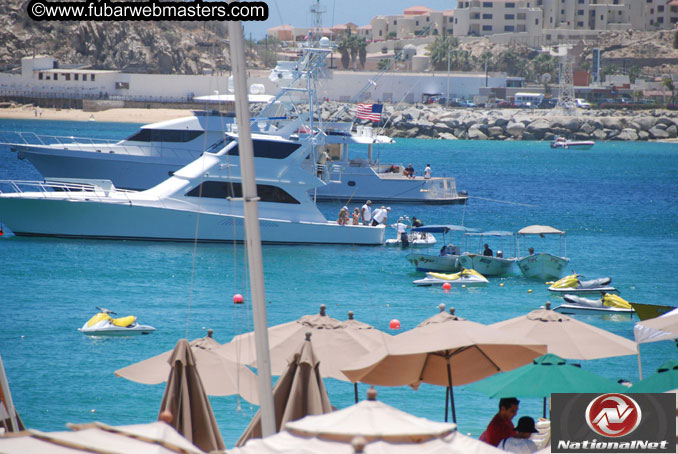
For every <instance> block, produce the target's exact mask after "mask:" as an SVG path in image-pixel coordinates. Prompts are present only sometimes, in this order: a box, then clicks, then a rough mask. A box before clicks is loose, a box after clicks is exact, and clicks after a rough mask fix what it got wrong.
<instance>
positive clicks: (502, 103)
mask: <svg viewBox="0 0 678 454" xmlns="http://www.w3.org/2000/svg"><path fill="white" fill-rule="evenodd" d="M497 107H501V108H515V107H518V106H516V105H515V104H513V103H512V102H511V101H506V100H504V101H499V102H498V103H497Z"/></svg>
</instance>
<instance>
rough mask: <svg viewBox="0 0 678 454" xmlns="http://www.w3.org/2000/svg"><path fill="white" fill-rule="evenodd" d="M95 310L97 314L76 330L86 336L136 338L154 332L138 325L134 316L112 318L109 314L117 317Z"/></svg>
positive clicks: (109, 311)
mask: <svg viewBox="0 0 678 454" xmlns="http://www.w3.org/2000/svg"><path fill="white" fill-rule="evenodd" d="M97 309H98V310H99V313H97V314H96V315H94V316H93V317H92V318H90V319H89V320H88V321H87V323H85V324H84V325H83V326H82V328H78V331H80V332H81V333H83V334H86V335H88V336H136V335H140V334H151V333H152V332H153V331H155V328H153V327H152V326H148V325H140V324H138V323H137V318H136V317H135V316H134V315H128V316H126V317H120V318H113V317H111V314H113V315H117V314H116V313H115V312H113V311H111V310H108V309H105V308H103V307H97Z"/></svg>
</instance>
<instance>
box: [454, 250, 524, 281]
mask: <svg viewBox="0 0 678 454" xmlns="http://www.w3.org/2000/svg"><path fill="white" fill-rule="evenodd" d="M515 261H516V259H513V258H510V259H505V258H501V257H489V256H484V255H478V254H464V255H462V256H460V257H459V266H461V267H464V268H466V269H473V270H476V271H477V272H479V273H480V274H482V275H483V276H503V275H505V274H509V273H510V272H511V270H512V269H513V264H514V263H515Z"/></svg>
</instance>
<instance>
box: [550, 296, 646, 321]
mask: <svg viewBox="0 0 678 454" xmlns="http://www.w3.org/2000/svg"><path fill="white" fill-rule="evenodd" d="M563 300H565V303H563V304H561V305H559V306H557V307H556V308H554V309H553V310H554V311H556V312H560V313H561V314H617V315H625V316H628V317H632V316H633V314H634V312H635V311H634V310H633V307H632V306H631V303H629V302H628V301H626V300H625V299H623V298H622V297H620V296H619V295H614V294H612V293H603V294H602V296H601V297H600V299H597V300H592V299H589V298H584V297H581V296H577V295H563Z"/></svg>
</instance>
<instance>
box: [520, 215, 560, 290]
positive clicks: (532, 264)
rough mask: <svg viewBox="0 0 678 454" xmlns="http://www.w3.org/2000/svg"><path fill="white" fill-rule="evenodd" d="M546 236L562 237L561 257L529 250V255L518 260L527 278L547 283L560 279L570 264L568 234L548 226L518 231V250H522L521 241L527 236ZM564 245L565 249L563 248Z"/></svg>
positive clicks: (531, 226)
mask: <svg viewBox="0 0 678 454" xmlns="http://www.w3.org/2000/svg"><path fill="white" fill-rule="evenodd" d="M546 235H558V236H559V237H560V252H559V255H554V254H549V253H547V252H540V253H536V254H535V253H534V248H533V247H530V248H529V249H528V252H529V255H526V256H524V257H521V258H519V259H518V260H517V262H516V263H517V264H518V268H520V271H521V272H522V273H523V275H524V276H525V277H527V278H531V279H539V280H542V281H547V280H550V279H558V278H560V275H561V274H563V270H564V269H565V267H566V266H567V264H568V263H569V262H570V259H569V258H567V257H566V256H565V255H567V242H566V239H565V235H566V233H565V232H564V231H562V230H558V229H555V228H553V227H549V226H547V225H530V226H528V227H525V228H522V229H520V230H519V231H518V249H519V250H520V246H521V245H520V239H521V238H523V239H524V238H525V237H527V236H538V237H539V238H545V236H546ZM563 244H564V248H563Z"/></svg>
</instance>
